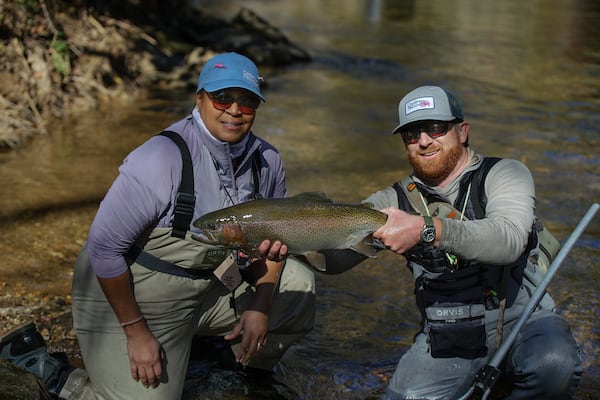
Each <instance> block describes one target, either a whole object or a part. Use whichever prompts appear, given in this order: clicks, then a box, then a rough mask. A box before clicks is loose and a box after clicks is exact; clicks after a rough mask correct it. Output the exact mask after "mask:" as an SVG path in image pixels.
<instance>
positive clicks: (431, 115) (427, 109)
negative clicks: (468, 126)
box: [392, 86, 464, 134]
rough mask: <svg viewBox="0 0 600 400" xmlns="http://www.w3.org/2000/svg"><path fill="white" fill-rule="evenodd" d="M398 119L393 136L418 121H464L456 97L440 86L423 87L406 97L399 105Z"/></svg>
mask: <svg viewBox="0 0 600 400" xmlns="http://www.w3.org/2000/svg"><path fill="white" fill-rule="evenodd" d="M398 119H399V122H400V123H399V125H398V126H397V127H396V128H395V129H394V130H393V131H392V134H396V133H398V132H399V131H400V130H401V129H402V128H403V127H404V126H406V125H408V124H412V123H413V122H417V121H426V120H434V121H454V120H457V119H459V120H461V121H462V120H464V118H463V113H462V108H461V107H460V103H459V102H458V100H457V99H456V97H454V95H453V94H452V93H450V92H448V91H447V90H445V89H442V88H441V87H439V86H421V87H418V88H416V89H414V90H412V91H411V92H410V93H408V94H407V95H406V96H404V97H403V98H402V100H400V103H399V104H398Z"/></svg>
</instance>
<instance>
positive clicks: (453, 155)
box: [408, 143, 463, 185]
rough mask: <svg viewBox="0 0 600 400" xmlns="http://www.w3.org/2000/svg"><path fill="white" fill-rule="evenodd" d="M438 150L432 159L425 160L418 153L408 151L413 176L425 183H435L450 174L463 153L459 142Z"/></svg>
mask: <svg viewBox="0 0 600 400" xmlns="http://www.w3.org/2000/svg"><path fill="white" fill-rule="evenodd" d="M439 150H440V154H438V156H437V157H436V158H435V159H434V160H425V159H423V158H422V157H421V156H420V155H418V154H414V153H410V152H409V153H408V161H409V162H410V164H411V165H412V167H413V169H414V174H415V176H416V177H417V178H419V179H421V180H422V181H423V182H425V183H428V184H433V185H437V184H438V183H440V182H442V181H443V180H444V179H446V178H447V177H448V176H450V174H452V172H453V171H454V169H455V168H456V166H457V164H458V162H459V160H460V159H461V157H462V153H463V147H462V145H461V144H460V143H457V144H456V145H455V146H453V147H451V148H441V149H439Z"/></svg>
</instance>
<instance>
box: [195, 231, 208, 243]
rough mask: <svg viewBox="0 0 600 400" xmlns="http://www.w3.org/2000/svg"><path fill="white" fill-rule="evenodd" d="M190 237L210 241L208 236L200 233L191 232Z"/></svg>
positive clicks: (203, 241)
mask: <svg viewBox="0 0 600 400" xmlns="http://www.w3.org/2000/svg"><path fill="white" fill-rule="evenodd" d="M191 237H192V239H194V240H197V241H199V242H202V243H210V241H209V239H208V236H206V235H203V234H200V233H195V232H192V235H191Z"/></svg>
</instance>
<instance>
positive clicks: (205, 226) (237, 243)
mask: <svg viewBox="0 0 600 400" xmlns="http://www.w3.org/2000/svg"><path fill="white" fill-rule="evenodd" d="M194 226H195V227H196V228H198V229H199V232H197V233H196V232H194V233H192V239H194V240H197V241H199V242H202V243H206V244H213V245H221V246H226V247H231V248H236V247H242V246H243V245H244V244H245V243H246V241H245V235H244V230H243V229H242V226H241V224H239V223H238V221H237V219H236V218H227V219H220V220H218V221H200V220H199V221H196V222H194Z"/></svg>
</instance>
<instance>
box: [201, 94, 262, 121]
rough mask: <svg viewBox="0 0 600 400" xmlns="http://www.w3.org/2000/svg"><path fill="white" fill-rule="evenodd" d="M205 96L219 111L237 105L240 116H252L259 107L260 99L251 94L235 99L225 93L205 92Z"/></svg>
mask: <svg viewBox="0 0 600 400" xmlns="http://www.w3.org/2000/svg"><path fill="white" fill-rule="evenodd" d="M206 94H207V95H208V97H209V98H210V100H211V101H212V103H213V106H214V107H215V108H216V109H217V110H220V111H225V110H227V109H228V108H229V107H231V105H232V104H233V103H237V105H238V107H239V108H240V111H241V112H242V114H249V115H252V114H254V113H255V112H256V109H257V108H258V106H259V105H260V99H259V98H258V97H257V96H255V95H253V94H248V95H244V96H239V97H235V96H233V95H232V94H230V93H227V92H225V91H220V92H212V93H208V92H206Z"/></svg>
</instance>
